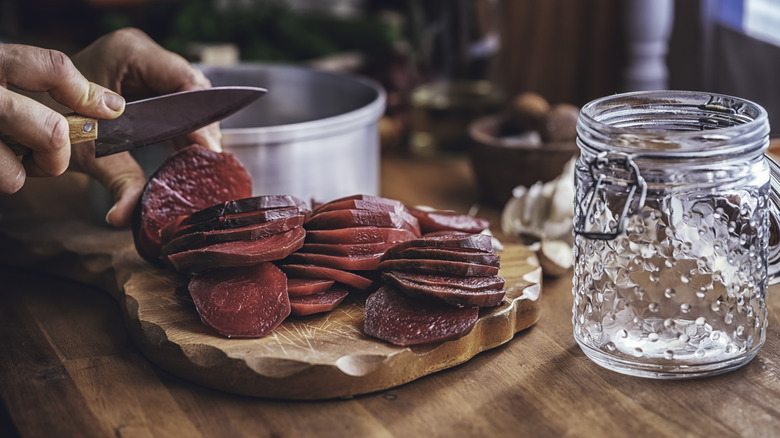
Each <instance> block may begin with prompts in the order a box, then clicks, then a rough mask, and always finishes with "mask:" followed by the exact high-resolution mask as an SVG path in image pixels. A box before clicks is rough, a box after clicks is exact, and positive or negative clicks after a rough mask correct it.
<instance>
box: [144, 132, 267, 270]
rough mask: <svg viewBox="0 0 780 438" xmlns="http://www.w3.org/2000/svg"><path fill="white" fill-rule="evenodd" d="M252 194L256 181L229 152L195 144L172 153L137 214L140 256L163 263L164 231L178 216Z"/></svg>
mask: <svg viewBox="0 0 780 438" xmlns="http://www.w3.org/2000/svg"><path fill="white" fill-rule="evenodd" d="M251 194H252V179H251V177H250V176H249V173H248V172H247V171H246V169H245V168H244V166H243V165H241V163H240V162H239V161H238V160H237V159H236V158H235V156H233V155H232V154H229V153H224V152H223V153H219V152H214V151H211V150H209V149H206V148H204V147H202V146H198V145H192V146H188V147H186V148H184V149H181V150H179V151H177V152H175V153H173V154H171V156H170V157H168V159H166V160H165V162H164V163H163V164H162V165H161V166H160V168H159V169H158V170H157V171H156V172H155V173H154V174H153V175H152V176H151V177H150V178H149V181H148V182H147V183H146V185H145V187H144V190H143V192H142V193H141V197H140V199H139V202H138V204H137V206H136V208H135V210H134V212H133V217H132V229H133V241H134V243H135V247H136V250H137V251H138V254H139V255H141V257H143V258H144V259H146V260H147V261H149V262H151V263H154V264H159V263H160V249H161V244H160V230H161V229H162V228H163V227H164V226H165V225H166V224H167V223H168V222H170V221H171V220H174V219H175V218H176V217H177V216H182V215H187V214H190V213H193V212H196V211H198V210H200V209H203V208H206V207H208V206H210V205H214V204H216V203H219V202H223V201H228V200H231V199H238V198H245V197H248V196H250V195H251Z"/></svg>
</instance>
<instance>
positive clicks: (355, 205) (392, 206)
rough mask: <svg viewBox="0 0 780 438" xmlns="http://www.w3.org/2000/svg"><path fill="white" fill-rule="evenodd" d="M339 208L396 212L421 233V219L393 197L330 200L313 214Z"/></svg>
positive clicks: (313, 215)
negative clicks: (372, 199)
mask: <svg viewBox="0 0 780 438" xmlns="http://www.w3.org/2000/svg"><path fill="white" fill-rule="evenodd" d="M338 210H363V211H372V212H377V213H380V212H384V213H395V214H397V215H398V216H400V217H401V218H402V219H403V220H404V221H406V222H407V223H408V224H410V225H412V226H413V227H414V229H415V230H418V231H417V234H418V235H419V229H420V221H419V220H418V219H417V218H416V217H415V216H414V215H412V213H411V212H410V211H409V209H408V208H407V207H406V205H404V204H403V203H402V202H400V201H396V200H393V199H382V200H381V201H370V200H363V199H348V200H344V201H338V202H330V203H328V204H325V205H323V206H321V207H319V208H318V209H317V211H316V212H314V213H313V214H312V218H314V217H315V216H317V215H319V214H320V213H325V212H329V211H338Z"/></svg>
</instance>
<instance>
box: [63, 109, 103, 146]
mask: <svg viewBox="0 0 780 438" xmlns="http://www.w3.org/2000/svg"><path fill="white" fill-rule="evenodd" d="M65 118H66V119H67V120H68V127H69V131H70V133H69V137H70V144H76V143H83V142H85V141H91V140H95V139H96V138H97V134H98V124H97V119H93V118H90V117H84V116H81V115H78V114H69V115H67V116H65Z"/></svg>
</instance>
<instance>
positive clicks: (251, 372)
mask: <svg viewBox="0 0 780 438" xmlns="http://www.w3.org/2000/svg"><path fill="white" fill-rule="evenodd" d="M0 237H1V238H0V241H2V245H3V246H4V251H3V256H5V257H9V256H13V260H2V261H3V262H6V263H8V264H14V265H19V264H23V265H25V266H34V267H35V268H36V269H40V270H42V271H44V272H49V273H53V274H57V275H61V276H64V277H66V278H71V279H75V280H78V281H82V282H86V283H88V284H91V285H94V286H96V287H98V288H101V289H103V290H106V291H108V292H109V293H111V294H112V295H113V296H114V298H115V299H117V301H118V302H119V304H120V306H121V309H122V313H123V318H124V322H125V325H126V327H127V328H128V330H129V332H130V335H131V337H132V339H133V341H134V342H135V344H136V345H137V346H138V347H139V349H140V350H141V351H142V352H143V354H144V355H145V356H146V357H147V358H149V359H150V360H151V361H152V362H154V363H156V364H157V365H159V366H160V367H161V368H163V369H165V370H167V371H168V372H170V373H172V374H175V375H177V376H180V377H182V378H184V379H187V380H190V381H192V382H195V383H198V384H201V385H204V386H208V387H212V388H216V389H220V390H224V391H228V392H233V393H238V394H244V395H251V396H257V397H266V398H278V399H328V398H339V397H349V396H353V395H359V394H366V393H370V392H375V391H380V390H385V389H389V388H393V387H395V386H398V385H401V384H404V383H408V382H411V381H413V380H415V379H418V378H420V377H422V376H425V375H429V374H431V373H435V372H437V371H440V370H443V369H446V368H450V367H453V366H455V365H459V364H462V363H464V362H466V361H468V360H469V359H471V358H472V357H474V356H475V355H476V354H478V353H479V352H481V351H484V350H487V349H491V348H494V347H497V346H499V345H501V344H504V343H506V342H508V341H510V340H511V339H512V338H513V337H514V335H515V333H517V332H519V331H522V330H524V329H526V328H528V327H530V326H532V325H533V324H535V323H536V322H537V321H538V320H539V316H540V311H541V304H540V295H541V294H540V292H541V273H542V272H541V268H540V267H539V262H538V259H537V258H536V255H535V254H534V253H533V252H531V251H530V250H529V249H528V248H527V247H525V246H521V245H513V244H510V245H506V248H505V250H504V251H503V252H502V253H501V270H500V272H499V275H501V276H503V277H504V278H505V279H506V289H507V295H506V297H505V298H504V302H503V303H502V304H501V305H500V306H498V307H495V308H492V309H483V310H482V311H481V313H480V318H479V320H478V321H477V324H476V326H475V327H474V329H473V330H472V331H471V332H470V333H469V334H468V335H466V336H464V337H462V338H460V339H457V340H453V341H447V342H442V343H436V344H429V345H421V346H414V347H397V346H393V345H391V344H389V343H386V342H384V341H381V340H377V339H374V338H371V337H369V336H367V335H365V334H364V333H363V301H364V299H365V297H364V296H355V295H354V294H353V295H352V296H350V297H348V298H347V300H345V302H343V303H342V304H341V305H340V306H339V307H338V308H337V309H336V310H334V311H333V312H330V313H327V314H323V315H311V316H307V317H296V318H291V319H288V320H286V321H285V322H283V323H282V324H281V325H280V326H279V327H277V328H276V330H274V332H273V333H272V334H271V335H269V336H266V337H264V338H261V339H228V338H225V337H222V336H220V335H218V334H216V333H214V332H213V331H211V329H210V328H208V327H207V326H205V325H204V324H203V323H201V321H200V318H199V317H198V315H197V312H196V311H195V308H194V306H192V304H191V303H188V302H186V301H185V300H182V299H180V298H178V297H177V295H176V294H175V290H176V287H178V286H181V285H183V281H184V280H183V278H182V277H181V276H179V275H177V274H175V273H173V272H169V271H165V270H162V269H156V268H154V267H152V266H151V265H149V264H148V263H146V262H145V261H143V260H142V259H141V258H140V257H139V256H138V254H137V253H136V251H135V247H134V246H133V243H132V236H131V235H130V233H129V232H128V231H116V230H108V229H105V228H99V227H96V226H93V225H90V224H87V223H85V222H83V221H59V222H56V223H52V222H45V223H41V224H31V223H30V222H25V223H24V224H23V226H20V227H7V228H6V229H5V230H2V236H0ZM357 295H360V294H357Z"/></svg>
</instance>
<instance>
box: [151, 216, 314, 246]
mask: <svg viewBox="0 0 780 438" xmlns="http://www.w3.org/2000/svg"><path fill="white" fill-rule="evenodd" d="M303 219H304V217H303V215H298V216H293V217H289V218H284V219H276V220H272V221H268V222H261V223H258V224H252V225H248V226H245V227H240V228H228V229H225V230H214V231H199V232H194V233H189V234H185V235H183V236H179V237H177V238H175V239H173V240H171V241H170V242H168V243H166V244H165V245H164V246H163V248H162V254H163V256H167V255H168V254H173V253H176V252H181V251H186V250H191V249H198V248H202V247H204V246H208V245H213V244H216V243H223V242H230V241H235V240H257V239H262V238H265V237H270V236H273V235H274V234H277V233H283V232H285V231H289V230H292V229H293V228H296V227H300V226H302V225H303Z"/></svg>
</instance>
